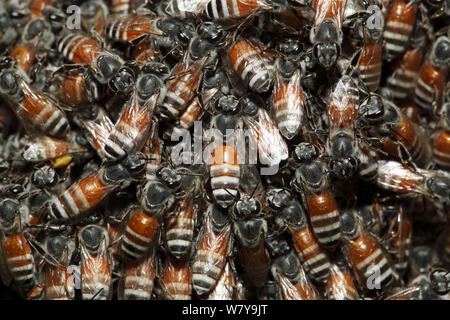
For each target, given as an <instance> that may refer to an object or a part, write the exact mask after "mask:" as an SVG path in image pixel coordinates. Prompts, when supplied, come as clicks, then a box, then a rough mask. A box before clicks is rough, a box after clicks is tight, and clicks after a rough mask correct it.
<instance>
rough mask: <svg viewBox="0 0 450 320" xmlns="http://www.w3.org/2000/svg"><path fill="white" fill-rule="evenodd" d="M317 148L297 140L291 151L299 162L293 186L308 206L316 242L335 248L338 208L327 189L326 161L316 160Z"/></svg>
mask: <svg viewBox="0 0 450 320" xmlns="http://www.w3.org/2000/svg"><path fill="white" fill-rule="evenodd" d="M317 156H318V150H317V149H316V147H315V146H314V145H312V144H310V143H306V142H304V143H300V144H299V145H298V146H297V147H296V148H295V151H294V158H295V159H296V162H298V163H299V167H298V168H297V169H296V171H295V177H294V180H293V186H294V188H295V189H296V191H297V192H300V193H302V196H303V197H304V198H305V199H304V203H306V205H307V208H308V214H309V218H310V220H311V226H312V229H313V232H314V234H315V235H316V237H317V240H318V241H319V243H320V244H321V245H323V246H325V247H327V248H334V247H336V245H337V244H338V242H339V240H340V238H341V231H340V218H339V210H338V208H337V204H336V200H335V199H334V197H333V195H332V194H331V193H330V192H329V191H328V190H327V186H328V179H327V177H326V176H325V164H323V163H322V162H321V161H320V160H318V159H317Z"/></svg>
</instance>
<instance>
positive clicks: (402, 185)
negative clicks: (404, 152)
mask: <svg viewBox="0 0 450 320" xmlns="http://www.w3.org/2000/svg"><path fill="white" fill-rule="evenodd" d="M424 180H425V178H424V176H423V175H420V174H418V173H415V172H413V171H411V170H410V169H408V168H407V167H405V166H403V165H402V164H401V163H398V162H395V161H383V160H380V161H378V174H377V181H376V182H377V185H378V186H379V187H380V188H383V189H385V190H388V191H394V192H398V193H411V192H412V193H420V192H421V191H422V184H423V182H424Z"/></svg>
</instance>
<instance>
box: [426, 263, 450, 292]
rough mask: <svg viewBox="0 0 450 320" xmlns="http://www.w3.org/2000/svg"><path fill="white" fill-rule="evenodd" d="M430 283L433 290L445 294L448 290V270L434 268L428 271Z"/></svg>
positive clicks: (449, 289) (449, 271)
mask: <svg viewBox="0 0 450 320" xmlns="http://www.w3.org/2000/svg"><path fill="white" fill-rule="evenodd" d="M430 283H431V287H432V288H433V290H434V292H436V293H437V294H438V295H445V294H447V293H449V292H450V270H448V269H444V268H436V269H433V270H432V271H431V272H430Z"/></svg>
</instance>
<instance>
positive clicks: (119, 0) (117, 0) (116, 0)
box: [110, 0, 132, 14]
mask: <svg viewBox="0 0 450 320" xmlns="http://www.w3.org/2000/svg"><path fill="white" fill-rule="evenodd" d="M131 2H132V0H111V7H110V8H111V12H112V13H119V14H120V13H128V12H130V11H131V9H132V6H131Z"/></svg>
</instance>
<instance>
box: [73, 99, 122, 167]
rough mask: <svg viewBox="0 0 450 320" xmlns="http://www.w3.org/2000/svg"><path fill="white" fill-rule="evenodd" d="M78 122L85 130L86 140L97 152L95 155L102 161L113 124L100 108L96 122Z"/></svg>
mask: <svg viewBox="0 0 450 320" xmlns="http://www.w3.org/2000/svg"><path fill="white" fill-rule="evenodd" d="M80 122H81V124H82V126H83V127H84V129H85V130H86V139H87V140H88V142H89V143H90V145H91V146H92V147H93V148H94V149H95V151H97V154H98V155H99V156H100V157H101V158H102V159H104V158H105V150H104V148H105V143H106V139H107V138H108V136H109V134H110V133H111V131H112V130H113V128H114V124H113V122H112V121H111V119H110V118H109V117H108V115H107V114H106V112H105V111H104V110H103V109H102V108H99V117H98V118H97V120H94V121H91V120H80Z"/></svg>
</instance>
